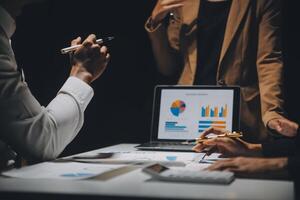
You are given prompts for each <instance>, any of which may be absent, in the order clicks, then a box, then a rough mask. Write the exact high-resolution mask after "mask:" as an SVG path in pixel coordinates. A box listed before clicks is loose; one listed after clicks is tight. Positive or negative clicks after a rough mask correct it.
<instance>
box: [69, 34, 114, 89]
mask: <svg viewBox="0 0 300 200" xmlns="http://www.w3.org/2000/svg"><path fill="white" fill-rule="evenodd" d="M78 44H81V38H80V37H78V38H77V39H75V40H73V41H72V42H71V45H72V46H74V45H78ZM109 58H110V55H109V53H108V52H107V48H106V47H105V46H100V45H99V44H97V43H96V36H95V35H94V34H91V35H89V36H88V37H87V38H86V40H85V41H84V42H83V43H82V46H81V47H80V48H78V49H77V50H76V51H75V52H74V53H73V54H72V56H71V62H72V69H71V73H70V75H71V76H75V77H77V78H79V79H81V80H83V81H85V82H86V83H88V84H90V83H91V82H93V81H94V80H96V79H97V78H99V76H101V74H102V73H103V72H104V70H105V69H106V66H107V63H108V61H109Z"/></svg>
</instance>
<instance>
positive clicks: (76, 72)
mask: <svg viewBox="0 0 300 200" xmlns="http://www.w3.org/2000/svg"><path fill="white" fill-rule="evenodd" d="M70 76H75V77H76V78H78V79H80V80H82V81H84V82H86V83H87V84H91V82H92V80H93V75H92V74H91V73H90V72H88V71H87V70H86V69H85V68H83V67H80V66H78V65H74V66H73V67H72V69H71V73H70Z"/></svg>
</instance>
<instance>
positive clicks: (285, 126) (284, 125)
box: [268, 118, 299, 137]
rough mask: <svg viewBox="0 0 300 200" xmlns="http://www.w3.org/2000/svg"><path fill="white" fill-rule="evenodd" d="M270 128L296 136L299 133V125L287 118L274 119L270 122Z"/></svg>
mask: <svg viewBox="0 0 300 200" xmlns="http://www.w3.org/2000/svg"><path fill="white" fill-rule="evenodd" d="M268 126H269V128H271V129H273V130H275V131H277V132H278V133H280V134H282V135H285V136H288V137H295V136H296V135H297V131H298V127H299V125H298V124H297V123H295V122H293V121H290V120H288V119H286V118H282V119H272V120H270V121H269V123H268Z"/></svg>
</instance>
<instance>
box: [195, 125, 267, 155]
mask: <svg viewBox="0 0 300 200" xmlns="http://www.w3.org/2000/svg"><path fill="white" fill-rule="evenodd" d="M211 133H213V134H215V135H217V136H216V137H214V138H207V136H208V135H209V134H211ZM240 137H242V134H241V133H237V132H233V133H230V132H229V131H227V130H225V129H220V128H215V127H211V128H209V129H207V130H205V131H204V132H203V133H202V135H201V137H200V138H199V139H198V140H199V142H198V143H197V144H196V145H195V146H194V148H193V150H194V151H196V152H202V151H203V150H204V149H207V148H211V149H212V150H211V152H209V153H212V152H216V153H222V154H223V155H224V156H227V157H231V156H260V155H261V149H262V148H261V145H260V144H251V143H247V142H245V141H243V140H242V139H240Z"/></svg>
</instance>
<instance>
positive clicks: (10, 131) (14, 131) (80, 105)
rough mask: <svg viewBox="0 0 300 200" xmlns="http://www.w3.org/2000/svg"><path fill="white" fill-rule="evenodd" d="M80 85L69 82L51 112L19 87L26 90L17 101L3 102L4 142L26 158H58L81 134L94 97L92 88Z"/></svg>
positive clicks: (50, 106)
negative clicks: (79, 133) (78, 134)
mask: <svg viewBox="0 0 300 200" xmlns="http://www.w3.org/2000/svg"><path fill="white" fill-rule="evenodd" d="M71 79H72V78H71ZM73 79H75V78H73ZM76 83H79V84H76ZM80 84H82V83H81V81H80V80H77V81H76V80H75V82H72V83H70V79H69V80H68V81H67V82H66V84H65V85H64V87H63V88H62V89H61V91H60V92H59V94H58V95H57V97H56V98H54V99H53V100H52V102H51V103H50V104H49V105H48V106H47V108H43V107H41V106H40V104H39V103H38V102H37V100H36V99H35V98H34V97H33V96H32V94H31V93H30V91H29V89H28V88H27V87H24V86H22V85H23V84H21V83H20V84H18V85H19V86H18V87H22V89H18V91H19V92H18V94H15V95H14V97H13V99H3V98H2V99H1V106H0V107H1V110H2V112H1V123H3V124H1V127H3V129H2V130H1V131H3V133H2V138H3V139H4V140H5V142H7V143H8V144H9V145H11V146H12V148H13V149H15V150H16V151H17V152H18V153H19V154H21V155H22V156H24V157H26V158H29V159H33V160H50V159H54V158H55V157H57V156H58V155H59V154H60V153H61V151H62V150H63V149H64V148H65V147H66V145H67V144H69V142H70V141H71V140H72V139H73V138H74V137H75V136H76V134H77V133H78V132H79V130H80V128H81V126H82V123H83V112H84V110H85V108H86V106H87V104H88V102H89V101H90V99H91V97H92V95H93V92H92V89H91V88H90V89H86V88H82V87H80V86H79V85H80ZM84 84H85V83H84ZM84 84H83V85H84ZM84 86H87V85H84ZM87 87H89V86H87ZM18 113H19V114H18Z"/></svg>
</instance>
